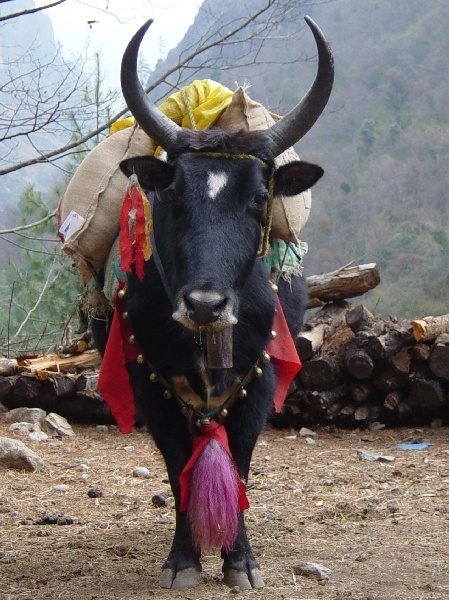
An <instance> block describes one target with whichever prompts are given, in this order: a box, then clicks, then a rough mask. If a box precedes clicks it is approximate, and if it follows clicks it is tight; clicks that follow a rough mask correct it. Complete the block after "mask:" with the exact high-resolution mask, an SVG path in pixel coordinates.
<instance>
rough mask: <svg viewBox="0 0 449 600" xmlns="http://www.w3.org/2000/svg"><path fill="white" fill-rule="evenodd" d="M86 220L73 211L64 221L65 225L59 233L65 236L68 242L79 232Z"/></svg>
mask: <svg viewBox="0 0 449 600" xmlns="http://www.w3.org/2000/svg"><path fill="white" fill-rule="evenodd" d="M84 221H85V219H84V217H82V216H81V215H79V214H78V213H77V212H75V211H74V210H71V211H70V212H69V214H68V215H67V217H66V218H65V220H64V223H63V224H62V225H61V227H60V228H59V233H60V234H61V235H62V236H63V238H64V242H66V241H67V240H68V239H69V237H70V236H71V235H73V234H74V233H75V231H78V229H79V228H80V227H81V226H82V224H83V223H84Z"/></svg>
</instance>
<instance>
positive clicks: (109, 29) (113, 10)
mask: <svg viewBox="0 0 449 600" xmlns="http://www.w3.org/2000/svg"><path fill="white" fill-rule="evenodd" d="M48 3H49V0H36V6H43V5H45V4H48ZM201 3H202V0H154V1H151V0H67V2H64V3H63V4H61V5H59V6H56V7H54V8H51V9H49V10H48V11H46V14H48V16H49V17H50V18H51V20H52V23H53V29H54V32H55V37H56V39H57V40H59V41H60V42H61V44H62V45H63V48H64V50H65V52H66V53H67V54H70V53H73V54H78V53H79V52H81V51H82V50H83V48H85V46H86V45H87V44H89V51H88V52H89V55H93V53H94V52H96V51H101V59H102V68H103V71H104V73H105V77H106V85H107V86H109V87H114V88H119V87H120V83H119V70H120V61H121V56H122V54H123V51H124V49H125V47H126V44H127V42H128V41H129V40H130V38H131V37H132V35H133V34H134V33H135V32H136V31H137V29H138V28H139V27H140V26H141V25H143V23H144V22H145V21H146V20H147V19H149V18H153V19H154V23H153V25H152V26H151V28H150V30H149V31H148V33H147V35H146V37H145V39H144V41H143V42H142V45H141V53H142V55H143V57H144V59H145V60H146V62H147V63H148V64H149V65H150V66H151V67H153V66H154V64H155V63H156V61H157V59H158V58H159V57H160V53H161V47H162V48H163V49H165V52H168V50H170V49H171V48H173V47H174V46H176V45H177V44H178V42H179V41H180V40H181V39H182V37H183V35H184V33H185V32H186V30H187V28H188V27H189V26H190V25H191V24H192V22H193V19H194V17H195V15H196V13H197V12H198V8H199V6H200V5H201ZM106 8H108V10H107V11H106V10H105V9H106ZM88 21H97V22H96V23H92V24H91V25H90V26H89V24H88Z"/></svg>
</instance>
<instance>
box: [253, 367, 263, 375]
mask: <svg viewBox="0 0 449 600" xmlns="http://www.w3.org/2000/svg"><path fill="white" fill-rule="evenodd" d="M254 375H255V376H256V377H262V375H263V371H262V369H261V368H260V367H254Z"/></svg>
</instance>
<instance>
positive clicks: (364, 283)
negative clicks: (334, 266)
mask: <svg viewBox="0 0 449 600" xmlns="http://www.w3.org/2000/svg"><path fill="white" fill-rule="evenodd" d="M379 283H380V274H379V267H378V266H377V265H376V264H374V263H370V264H366V265H359V266H350V265H347V266H345V267H342V268H341V269H338V270H337V271H332V272H331V273H324V274H322V275H313V276H311V277H307V287H308V289H309V299H310V300H309V308H314V307H316V306H321V305H322V304H323V303H326V302H335V301H336V300H342V299H345V298H354V297H356V296H362V295H363V294H364V293H365V292H367V291H369V290H372V289H373V288H375V287H376V286H377V285H379Z"/></svg>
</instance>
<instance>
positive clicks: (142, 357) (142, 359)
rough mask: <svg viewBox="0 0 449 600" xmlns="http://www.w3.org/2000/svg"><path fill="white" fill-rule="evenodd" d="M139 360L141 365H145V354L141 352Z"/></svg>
mask: <svg viewBox="0 0 449 600" xmlns="http://www.w3.org/2000/svg"><path fill="white" fill-rule="evenodd" d="M137 362H138V363H139V365H143V363H144V362H145V358H144V356H143V354H139V356H138V357H137Z"/></svg>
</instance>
